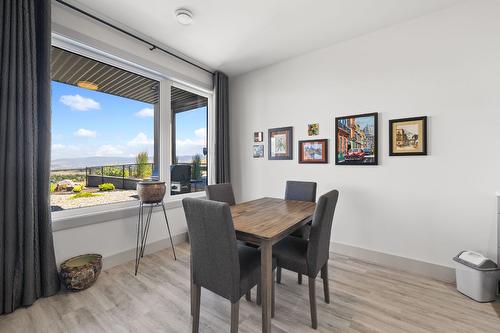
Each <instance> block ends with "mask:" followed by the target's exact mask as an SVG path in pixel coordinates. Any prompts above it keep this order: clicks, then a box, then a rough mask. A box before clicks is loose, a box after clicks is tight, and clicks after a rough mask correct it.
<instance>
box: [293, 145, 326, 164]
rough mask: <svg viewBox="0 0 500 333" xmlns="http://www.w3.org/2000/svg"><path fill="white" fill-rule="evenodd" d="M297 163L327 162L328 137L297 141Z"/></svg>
mask: <svg viewBox="0 0 500 333" xmlns="http://www.w3.org/2000/svg"><path fill="white" fill-rule="evenodd" d="M299 163H328V139H320V140H303V141H299Z"/></svg>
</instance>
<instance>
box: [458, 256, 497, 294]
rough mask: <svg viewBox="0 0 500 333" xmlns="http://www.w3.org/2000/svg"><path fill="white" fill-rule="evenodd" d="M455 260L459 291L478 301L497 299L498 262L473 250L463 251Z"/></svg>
mask: <svg viewBox="0 0 500 333" xmlns="http://www.w3.org/2000/svg"><path fill="white" fill-rule="evenodd" d="M453 260H454V261H455V269H456V278H457V290H458V291H459V292H461V293H462V294H464V295H466V296H469V297H470V298H472V299H473V300H475V301H478V302H492V301H494V300H495V298H496V295H497V292H498V283H499V280H500V269H499V268H498V266H497V264H495V263H494V262H493V261H492V260H490V259H488V258H486V257H484V256H483V255H481V254H480V253H477V252H472V251H462V252H460V253H459V254H458V255H457V256H456V257H454V258H453Z"/></svg>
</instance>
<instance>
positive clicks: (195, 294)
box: [192, 284, 201, 333]
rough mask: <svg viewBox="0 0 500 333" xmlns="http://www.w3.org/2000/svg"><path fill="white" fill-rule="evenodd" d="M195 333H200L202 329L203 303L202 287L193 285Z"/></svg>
mask: <svg viewBox="0 0 500 333" xmlns="http://www.w3.org/2000/svg"><path fill="white" fill-rule="evenodd" d="M192 301H193V303H194V304H193V311H194V315H193V333H198V331H199V329H200V301H201V286H199V285H196V284H194V285H193V299H192Z"/></svg>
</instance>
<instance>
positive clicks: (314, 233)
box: [307, 190, 339, 276]
mask: <svg viewBox="0 0 500 333" xmlns="http://www.w3.org/2000/svg"><path fill="white" fill-rule="evenodd" d="M338 197H339V191H337V190H333V191H330V192H328V193H326V194H323V195H322V196H321V197H319V200H318V203H317V204H316V209H315V211H314V215H313V220H312V225H311V234H310V236H309V245H308V248H307V263H308V269H309V272H308V274H309V276H316V274H318V272H319V271H320V270H321V268H322V267H323V265H324V264H325V263H326V262H327V261H328V256H329V252H330V236H331V233H332V222H333V215H334V213H335V206H336V205H337V200H338Z"/></svg>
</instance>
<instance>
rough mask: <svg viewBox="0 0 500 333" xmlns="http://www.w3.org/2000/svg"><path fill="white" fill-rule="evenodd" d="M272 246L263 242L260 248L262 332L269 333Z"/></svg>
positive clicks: (267, 242)
mask: <svg viewBox="0 0 500 333" xmlns="http://www.w3.org/2000/svg"><path fill="white" fill-rule="evenodd" d="M272 260H273V246H272V244H271V242H269V241H263V242H262V243H261V246H260V264H261V293H262V332H263V333H269V332H271V308H272V304H271V294H272V283H273V262H272Z"/></svg>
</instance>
